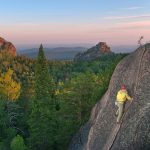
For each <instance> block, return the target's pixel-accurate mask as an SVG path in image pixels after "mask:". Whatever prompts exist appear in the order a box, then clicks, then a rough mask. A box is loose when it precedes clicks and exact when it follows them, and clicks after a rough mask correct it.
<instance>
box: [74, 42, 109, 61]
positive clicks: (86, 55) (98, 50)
mask: <svg viewBox="0 0 150 150" xmlns="http://www.w3.org/2000/svg"><path fill="white" fill-rule="evenodd" d="M108 54H112V52H111V50H110V47H109V46H107V44H106V43H105V42H99V43H98V44H97V45H96V46H94V47H92V48H90V49H88V50H87V51H86V52H83V53H78V54H77V55H76V56H75V58H74V60H75V61H90V60H94V59H97V58H99V57H101V56H103V55H108Z"/></svg>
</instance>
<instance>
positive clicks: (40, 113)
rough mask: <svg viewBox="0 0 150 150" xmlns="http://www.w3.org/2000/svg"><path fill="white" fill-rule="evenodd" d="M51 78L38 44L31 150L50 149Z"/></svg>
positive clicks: (51, 143)
mask: <svg viewBox="0 0 150 150" xmlns="http://www.w3.org/2000/svg"><path fill="white" fill-rule="evenodd" d="M50 84H51V79H50V76H49V72H48V65H47V60H46V58H45V56H44V51H43V46H42V45H41V46H40V49H39V53H38V59H37V63H36V72H35V96H34V99H33V103H32V112H31V114H30V118H29V126H30V138H29V144H30V147H31V149H32V150H34V149H35V150H37V149H43V150H47V149H51V147H52V146H53V139H52V137H53V134H54V126H55V120H54V113H53V103H52V99H51V95H50V91H51V90H50V87H51V86H50Z"/></svg>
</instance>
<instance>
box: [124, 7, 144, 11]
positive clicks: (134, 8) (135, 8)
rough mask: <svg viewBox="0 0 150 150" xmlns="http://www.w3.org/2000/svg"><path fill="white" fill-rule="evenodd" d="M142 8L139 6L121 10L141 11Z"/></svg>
mask: <svg viewBox="0 0 150 150" xmlns="http://www.w3.org/2000/svg"><path fill="white" fill-rule="evenodd" d="M142 8H144V7H141V6H132V7H127V8H122V9H124V10H137V9H142Z"/></svg>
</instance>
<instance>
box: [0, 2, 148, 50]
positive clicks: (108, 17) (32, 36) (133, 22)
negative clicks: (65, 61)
mask: <svg viewBox="0 0 150 150" xmlns="http://www.w3.org/2000/svg"><path fill="white" fill-rule="evenodd" d="M149 7H150V1H148V0H143V1H142V2H140V1H138V2H137V1H136V0H132V1H130V0H127V1H125V2H124V1H121V2H120V0H112V1H111V2H110V1H102V0H93V1H91V0H83V1H82V2H81V1H80V0H72V1H69V0H61V2H60V1H58V0H55V1H48V0H36V1H35V0H32V1H29V0H26V1H19V0H14V1H13V3H10V2H9V1H8V0H6V1H2V2H1V9H0V17H1V25H0V36H1V37H3V38H4V39H6V40H8V41H11V42H12V43H13V44H14V45H15V46H16V47H19V46H21V45H24V46H29V45H31V46H37V47H38V45H40V43H43V45H52V46H53V47H56V45H70V46H71V45H77V46H80V45H89V46H90V45H91V46H92V45H93V46H94V45H96V44H97V43H98V42H100V41H104V42H106V43H107V44H108V45H110V46H111V45H118V46H119V45H137V43H138V40H139V38H140V36H144V40H143V42H144V43H146V42H147V41H149V40H150V21H149V19H150V10H149ZM6 8H7V9H6ZM31 48H32V47H31ZM33 48H34V47H33Z"/></svg>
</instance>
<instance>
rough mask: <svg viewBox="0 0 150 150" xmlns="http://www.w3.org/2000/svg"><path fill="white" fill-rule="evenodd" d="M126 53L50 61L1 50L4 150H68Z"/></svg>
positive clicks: (1, 144) (0, 102)
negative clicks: (95, 57)
mask: <svg viewBox="0 0 150 150" xmlns="http://www.w3.org/2000/svg"><path fill="white" fill-rule="evenodd" d="M126 55H127V54H114V53H113V54H111V55H105V56H103V57H100V58H99V59H96V60H93V61H73V60H71V61H69V60H64V61H49V60H47V59H46V57H45V54H44V49H43V46H42V45H41V46H40V48H39V53H38V57H37V58H36V59H31V58H28V57H26V56H16V57H13V56H11V55H10V54H8V53H7V52H5V51H0V150H66V149H67V147H68V145H69V143H70V141H71V139H72V137H73V136H74V135H75V134H76V133H77V131H78V130H79V129H80V127H81V126H82V125H83V124H84V123H86V122H87V121H88V119H89V116H90V112H91V109H92V107H93V106H94V105H95V104H96V102H97V101H99V100H100V99H101V97H102V96H103V94H104V93H105V92H106V90H107V88H108V84H109V81H110V78H111V76H112V73H113V71H114V69H115V67H116V65H117V64H118V63H119V61H120V60H121V59H123V57H125V56H126Z"/></svg>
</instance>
